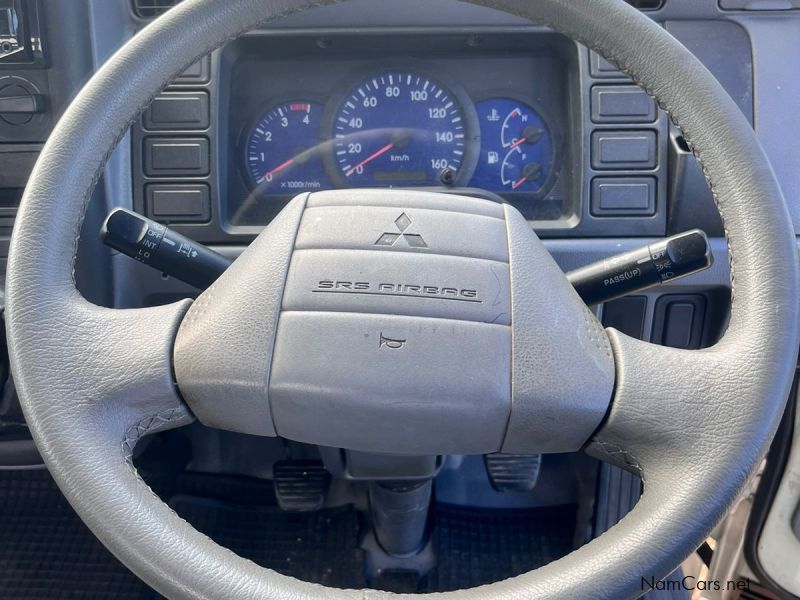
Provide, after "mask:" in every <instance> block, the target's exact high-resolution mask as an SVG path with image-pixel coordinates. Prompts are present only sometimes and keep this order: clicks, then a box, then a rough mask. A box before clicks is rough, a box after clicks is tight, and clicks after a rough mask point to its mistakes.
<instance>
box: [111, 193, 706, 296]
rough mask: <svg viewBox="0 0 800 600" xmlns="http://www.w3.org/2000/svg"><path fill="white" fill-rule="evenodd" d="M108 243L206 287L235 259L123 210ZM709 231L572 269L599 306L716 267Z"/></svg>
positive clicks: (114, 218)
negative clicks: (707, 233) (713, 265)
mask: <svg viewBox="0 0 800 600" xmlns="http://www.w3.org/2000/svg"><path fill="white" fill-rule="evenodd" d="M100 235H101V237H102V238H103V241H104V242H105V243H106V245H108V246H111V247H112V248H114V249H115V250H119V251H120V252H122V253H123V254H125V255H127V256H130V257H131V258H134V259H136V260H138V261H140V262H142V263H144V264H146V265H149V266H151V267H153V268H154V269H158V270H159V271H161V272H163V273H166V274H167V275H170V276H172V277H174V278H175V279H179V280H181V281H183V282H186V283H188V284H190V285H193V286H195V287H197V288H199V289H201V290H203V289H206V288H207V287H208V286H210V285H211V284H212V283H214V281H216V280H217V278H218V277H219V276H220V275H222V273H223V272H224V271H225V269H227V268H228V267H229V266H230V264H231V261H230V260H229V259H227V258H225V257H224V256H222V255H221V254H218V253H216V252H214V251H213V250H211V249H210V248H207V247H206V246H203V245H202V244H198V243H197V242H195V241H193V240H190V239H189V238H187V237H185V236H182V235H181V234H179V233H176V232H174V231H172V230H171V229H169V228H167V227H165V226H164V225H162V224H160V223H157V222H155V221H152V220H151V219H148V218H146V217H143V216H141V215H139V214H137V213H134V212H131V211H129V210H125V209H124V208H118V209H116V210H114V211H113V212H112V213H111V214H110V215H109V216H108V218H107V219H106V222H105V223H104V224H103V228H102V230H101V233H100ZM712 262H713V257H712V256H711V248H710V246H709V243H708V238H707V237H706V234H705V233H703V232H702V231H700V230H699V229H693V230H691V231H687V232H685V233H680V234H678V235H674V236H672V237H669V238H666V239H664V240H659V241H658V242H654V243H652V244H650V245H649V246H644V247H643V248H639V249H637V250H631V251H630V252H625V253H624V254H618V255H616V256H612V257H610V258H607V259H605V260H601V261H599V262H596V263H592V264H590V265H587V266H585V267H581V268H580V269H576V270H574V271H570V272H569V273H567V279H568V280H569V282H570V283H571V284H572V285H573V286H574V287H575V290H576V291H577V292H578V294H579V295H580V297H581V298H583V300H584V302H586V303H587V304H599V303H601V302H607V301H609V300H613V299H615V298H619V297H621V296H626V295H628V294H632V293H635V292H640V291H642V290H644V289H647V288H649V287H652V286H654V285H659V284H662V283H667V282H669V281H672V280H674V279H677V278H679V277H685V276H686V275H691V274H692V273H696V272H698V271H702V270H703V269H707V268H708V267H710V266H711V264H712Z"/></svg>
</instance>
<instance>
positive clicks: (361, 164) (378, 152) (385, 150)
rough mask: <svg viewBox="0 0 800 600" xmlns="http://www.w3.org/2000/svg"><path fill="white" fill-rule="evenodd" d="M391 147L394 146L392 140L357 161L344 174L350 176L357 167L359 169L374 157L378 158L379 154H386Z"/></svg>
mask: <svg viewBox="0 0 800 600" xmlns="http://www.w3.org/2000/svg"><path fill="white" fill-rule="evenodd" d="M392 148H394V142H392V143H391V144H386V145H385V146H384V147H383V148H381V149H380V150H378V151H377V152H376V153H375V154H372V155H370V156H368V157H367V158H365V159H364V160H362V161H361V162H360V163H358V164H357V165H356V166H355V167H353V168H351V169H350V170H349V171H348V172H347V173H345V176H347V177H350V175H352V174H353V173H355V172H356V171H357V170H358V169H360V168H361V167H363V166H364V165H366V164H367V163H368V162H371V161H373V160H375V159H376V158H378V157H379V156H381V155H383V154H386V153H387V152H388V151H389V150H391V149H392Z"/></svg>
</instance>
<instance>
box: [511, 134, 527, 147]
mask: <svg viewBox="0 0 800 600" xmlns="http://www.w3.org/2000/svg"><path fill="white" fill-rule="evenodd" d="M527 141H528V140H527V138H525V136H522V137H521V138H519V139H518V140H517V141H516V142H514V143H513V144H511V145H510V146H509V147H508V149H509V150H513V149H514V148H517V147H519V146H522V144H524V143H525V142H527Z"/></svg>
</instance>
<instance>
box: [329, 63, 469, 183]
mask: <svg viewBox="0 0 800 600" xmlns="http://www.w3.org/2000/svg"><path fill="white" fill-rule="evenodd" d="M471 120H473V121H474V117H473V119H470V118H469V117H468V115H467V113H466V110H465V108H464V107H463V106H462V104H461V103H460V102H459V101H458V100H457V99H456V97H455V94H454V93H453V92H451V91H448V90H447V89H446V88H445V87H443V86H442V85H441V84H440V83H438V82H437V81H435V80H434V79H432V78H430V77H427V76H425V75H421V74H418V73H410V72H404V71H398V72H391V73H385V74H382V75H376V76H375V77H372V78H370V79H367V80H366V81H364V82H363V83H361V84H360V85H359V86H358V87H357V88H356V89H355V90H354V91H353V92H352V93H351V94H350V95H349V96H348V97H347V98H346V100H345V101H344V102H343V103H342V105H341V106H340V107H339V110H338V111H337V112H336V114H335V116H334V124H333V134H334V158H335V161H336V164H337V165H338V167H339V172H340V173H341V176H342V178H343V179H344V182H345V185H348V186H354V187H359V186H360V187H364V186H367V187H368V186H375V187H391V186H403V187H416V186H433V185H453V184H456V182H458V181H459V180H460V181H463V180H464V179H465V178H468V177H469V172H468V171H470V170H471V167H472V163H471V161H470V158H471V156H472V154H473V153H472V152H471V150H472V148H471V146H472V141H471V140H470V138H469V136H470V135H471V131H470V129H471V127H470V126H469V124H470V121H471Z"/></svg>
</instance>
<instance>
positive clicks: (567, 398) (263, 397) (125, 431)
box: [6, 0, 800, 599]
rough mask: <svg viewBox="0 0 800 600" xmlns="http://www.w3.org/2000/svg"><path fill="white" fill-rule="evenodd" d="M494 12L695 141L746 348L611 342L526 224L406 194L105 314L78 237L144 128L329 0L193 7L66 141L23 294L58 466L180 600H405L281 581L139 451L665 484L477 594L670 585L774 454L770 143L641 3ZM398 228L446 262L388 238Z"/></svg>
mask: <svg viewBox="0 0 800 600" xmlns="http://www.w3.org/2000/svg"><path fill="white" fill-rule="evenodd" d="M473 1H474V3H475V4H479V5H484V6H488V7H493V8H496V9H499V10H503V11H506V12H509V13H513V14H515V15H520V16H523V17H526V18H529V19H531V20H532V21H536V22H540V23H544V24H547V25H549V26H550V27H552V28H553V29H555V30H557V31H559V32H561V33H563V34H565V35H567V36H569V37H571V38H573V39H575V40H578V41H580V42H581V43H583V44H585V45H586V46H588V47H590V48H592V49H594V50H596V51H597V52H599V53H600V54H601V55H603V56H604V57H606V58H607V59H608V60H610V61H611V62H612V63H614V64H616V65H617V66H619V67H620V68H622V69H623V70H624V71H625V72H626V73H627V74H628V75H630V76H631V77H632V78H633V79H634V80H635V81H636V82H637V83H639V84H640V85H641V86H642V87H644V88H645V89H646V90H647V91H648V92H649V93H650V94H651V95H653V96H654V97H655V98H656V99H657V101H658V103H659V105H660V106H661V107H662V108H663V109H664V110H666V111H667V112H668V113H669V115H670V116H671V117H672V119H673V121H674V122H675V123H676V124H678V125H679V126H680V127H681V129H682V130H683V133H684V135H685V137H686V139H687V141H688V142H689V143H690V145H691V147H692V148H693V151H694V153H695V156H697V158H698V161H699V162H700V164H701V165H702V166H703V169H704V171H705V174H706V176H707V179H708V182H709V184H710V186H711V189H712V191H713V194H714V197H715V199H716V201H717V204H718V208H719V211H720V214H721V215H722V217H723V220H724V223H725V230H726V235H727V238H728V242H729V248H730V253H729V256H730V263H731V264H730V266H731V273H732V284H733V293H732V301H731V315H730V322H729V326H728V328H727V331H726V333H725V335H724V337H723V338H722V339H721V340H720V342H719V343H717V344H716V345H715V346H713V347H712V348H708V349H705V350H698V351H684V350H676V349H670V348H663V347H657V346H654V345H651V344H648V343H644V342H641V341H637V340H635V339H632V338H629V337H626V336H625V335H623V334H621V333H619V332H617V331H614V330H607V331H604V330H603V329H602V328H601V326H600V325H599V324H598V322H597V321H596V320H595V318H594V316H593V315H592V314H591V313H590V312H589V311H588V309H586V307H585V306H583V305H582V303H581V301H580V299H579V298H578V296H577V295H576V294H575V292H574V291H573V290H572V289H571V287H570V286H569V285H568V284H567V282H566V280H565V278H564V277H563V275H562V273H561V272H560V271H559V269H558V267H557V266H556V265H555V263H554V262H553V260H552V259H551V258H550V257H549V255H548V253H547V252H546V250H545V249H544V246H543V245H542V244H541V242H540V241H539V240H538V238H537V237H536V236H535V235H534V234H533V232H532V231H531V229H530V227H529V225H528V224H527V223H526V222H525V221H524V219H523V218H522V217H521V215H520V214H519V213H517V212H516V211H515V210H513V209H512V208H510V207H507V206H501V205H497V204H491V203H487V202H483V201H478V200H472V199H466V198H458V197H449V196H448V197H442V196H438V195H435V194H424V193H417V194H415V193H410V192H392V193H388V192H383V191H349V190H348V191H337V192H327V193H323V194H312V195H310V196H308V195H306V196H301V197H299V198H297V199H295V200H294V201H292V203H290V204H289V206H288V207H287V208H286V209H285V210H284V211H283V212H282V213H281V214H280V215H279V216H278V218H277V219H276V220H275V221H274V222H273V223H272V224H271V225H270V226H269V227H268V228H267V229H266V230H265V231H264V232H263V233H262V234H261V235H260V236H259V237H258V238H257V239H256V241H255V242H254V243H253V244H252V245H251V247H250V248H249V249H248V250H247V251H246V252H245V253H244V254H243V255H242V256H241V258H240V259H238V260H237V261H236V262H235V263H234V265H233V266H232V267H231V268H230V269H229V270H228V271H227V272H226V273H225V274H224V275H223V277H221V278H220V279H219V280H218V281H217V283H216V284H214V285H213V286H212V287H211V288H210V289H209V290H207V291H206V292H205V293H203V294H202V295H201V296H200V297H199V298H198V300H197V301H196V302H194V303H191V302H190V301H188V300H187V301H183V302H179V303H176V304H171V305H168V306H162V307H158V308H147V309H136V310H112V309H107V308H101V307H98V306H95V305H92V304H90V303H89V302H87V301H86V300H85V299H84V298H83V297H82V296H81V295H80V294H79V293H78V292H77V290H76V287H75V281H74V277H73V267H74V263H75V254H76V248H77V243H78V236H79V232H80V227H81V222H82V219H83V216H84V213H85V210H86V205H87V202H88V198H89V197H90V194H91V192H92V189H93V187H94V185H95V184H96V182H97V180H98V177H99V175H100V173H101V172H102V169H103V167H104V163H105V160H106V159H107V157H108V155H109V153H110V152H111V150H112V149H113V148H114V147H115V145H116V144H117V142H118V141H119V140H120V138H121V137H122V136H123V135H124V133H125V132H126V131H127V129H128V128H129V127H130V125H131V123H132V122H133V120H134V119H135V118H136V117H137V115H138V114H139V113H140V112H141V111H142V110H143V109H144V107H146V106H147V105H148V103H149V102H150V100H151V99H152V98H153V97H154V96H155V95H156V94H157V93H158V92H159V90H160V89H162V87H163V86H165V85H166V84H167V83H168V82H169V81H170V80H171V79H172V78H173V77H174V76H175V75H176V74H177V73H179V72H181V71H182V70H183V69H185V68H186V67H187V66H188V65H190V64H192V63H193V62H194V61H196V60H197V59H198V58H199V57H201V56H203V55H205V54H207V53H208V52H210V51H211V50H213V49H214V48H217V47H219V46H220V45H221V44H223V43H224V42H226V41H228V40H230V39H232V38H235V37H236V36H238V35H240V34H242V33H244V32H245V31H247V30H249V29H251V28H253V27H255V26H256V25H258V24H260V23H264V22H265V21H268V20H270V19H275V18H278V17H281V16H284V15H287V14H290V13H296V12H299V11H302V10H306V9H308V8H312V7H314V6H319V5H322V4H329V3H330V2H326V1H324V0H313V1H312V0H187V1H185V2H183V3H181V4H180V5H178V7H177V8H175V9H173V10H171V11H169V12H168V13H167V14H166V15H165V16H164V17H162V18H160V19H158V20H156V21H155V22H154V23H153V24H151V25H150V26H149V27H147V28H146V29H145V30H144V31H143V32H141V33H140V34H139V35H137V36H136V37H135V38H133V39H132V40H131V41H130V42H128V43H127V44H126V45H125V46H124V47H123V48H122V49H120V51H119V52H118V53H117V54H116V55H115V56H114V57H112V58H111V60H109V61H108V63H107V64H106V65H105V66H103V67H102V68H101V69H100V70H99V71H98V72H97V74H96V75H95V76H94V77H93V78H92V80H91V81H90V82H89V83H88V84H87V85H86V87H85V88H84V89H83V91H82V92H81V93H80V94H79V95H78V96H77V97H76V99H75V100H74V102H73V103H72V105H71V106H70V108H69V109H68V110H67V112H66V113H65V114H64V116H63V118H62V119H61V121H60V122H59V123H58V125H57V127H56V128H55V130H54V131H53V133H52V135H51V136H50V139H49V141H48V142H47V145H46V146H45V148H44V150H43V152H42V154H41V158H40V160H39V162H38V163H37V165H36V168H35V170H34V172H33V174H32V176H31V179H30V183H29V185H28V187H27V190H26V192H25V196H24V198H23V200H22V204H21V206H20V209H19V214H18V217H17V222H16V227H15V230H14V235H13V240H12V244H11V255H10V261H9V265H8V287H7V301H8V305H7V312H6V316H7V322H8V326H7V327H8V342H9V346H10V356H11V364H12V368H13V373H14V378H15V381H16V385H17V390H18V392H19V397H20V401H21V403H22V406H23V409H24V411H25V417H26V419H27V422H28V424H29V426H30V429H31V432H32V434H33V436H34V439H35V441H36V444H37V445H38V447H39V449H40V451H41V454H42V456H43V457H44V459H45V461H46V463H47V466H48V468H49V469H50V472H51V473H52V475H53V477H54V478H55V480H56V482H57V483H58V485H59V486H60V488H61V490H62V491H63V492H64V494H65V496H66V497H67V499H68V500H69V502H70V503H71V504H72V506H73V507H74V508H75V510H76V511H77V512H78V514H79V515H80V517H81V518H82V519H83V520H84V522H85V523H86V524H87V525H88V526H89V527H90V528H91V530H92V531H93V532H94V533H95V534H96V535H97V537H98V538H99V539H100V540H101V541H102V542H103V543H104V544H105V545H106V546H107V547H108V548H109V549H110V550H111V551H112V552H113V553H114V554H115V555H116V556H117V557H118V558H119V559H120V560H121V561H122V562H123V563H124V564H125V565H126V566H127V567H129V568H130V569H131V570H132V571H134V572H135V573H136V574H137V575H138V576H139V577H141V578H142V579H143V580H144V581H146V582H147V583H148V584H150V585H151V586H153V587H154V588H155V589H156V590H158V591H159V592H161V593H162V594H164V595H166V596H169V597H175V598H178V597H192V598H220V597H225V598H251V597H270V598H292V599H298V598H378V597H383V596H385V595H387V594H385V593H384V592H378V591H368V590H362V591H356V590H346V591H342V590H332V589H328V588H323V587H321V586H318V585H312V584H308V583H304V582H300V581H297V580H295V579H292V578H289V577H286V576H283V575H280V574H277V573H275V572H273V571H270V570H267V569H264V568H261V567H259V566H257V565H255V564H254V563H252V562H249V561H247V560H245V559H243V558H240V557H239V556H236V555H235V554H234V553H232V552H230V551H229V550H226V549H224V548H222V547H220V546H218V545H216V544H215V543H214V542H212V541H211V540H210V539H208V538H207V537H205V536H204V535H202V534H200V533H199V532H197V531H196V530H194V529H193V528H192V527H191V526H190V525H189V524H188V523H186V522H185V521H183V520H181V519H180V518H179V517H178V516H177V515H176V514H175V513H174V512H173V511H172V510H170V509H169V507H167V506H166V505H165V504H164V503H163V502H162V501H161V500H160V499H159V498H158V497H157V496H156V495H155V494H154V493H153V492H152V491H151V490H150V489H149V488H148V487H147V485H146V484H145V483H144V482H143V481H142V480H141V479H140V478H139V477H138V476H137V473H136V471H135V469H134V468H133V466H132V463H131V454H132V449H133V447H134V445H135V444H136V442H137V440H139V439H140V438H141V437H142V436H144V435H147V434H151V433H153V432H157V431H161V430H164V429H167V428H172V427H178V426H181V425H184V424H186V423H189V422H190V421H191V420H192V419H193V418H194V417H197V418H199V419H200V420H202V421H203V422H205V423H207V424H210V425H215V426H219V427H225V428H228V429H233V430H237V431H246V432H248V433H255V434H260V435H276V434H277V435H282V436H284V437H288V438H291V439H296V440H300V441H306V442H310V443H317V444H326V445H329V446H335V447H346V448H353V449H358V450H366V451H373V452H395V453H406V454H408V453H412V454H416V453H426V454H428V453H487V452H495V451H500V450H505V451H508V452H556V451H559V452H560V451H569V450H577V449H580V448H584V449H585V450H586V451H587V452H589V453H591V454H592V455H595V456H597V457H600V458H602V459H603V460H606V461H610V462H613V463H615V464H617V465H620V466H623V467H625V468H627V469H630V470H633V471H635V472H636V473H638V474H639V475H640V476H641V477H642V479H643V480H644V493H643V496H642V498H641V500H640V501H639V503H638V504H637V505H636V507H635V508H634V509H633V511H632V512H631V513H630V514H629V515H628V516H627V517H625V518H624V519H623V520H622V521H621V522H620V523H619V524H618V525H616V526H615V527H613V528H612V529H610V530H609V531H608V532H606V533H605V534H603V535H602V536H601V537H599V538H598V539H596V540H594V541H592V542H590V543H588V544H586V545H585V546H583V547H581V548H580V549H578V550H576V551H575V552H573V553H571V554H569V555H568V556H566V557H565V558H562V559H561V560H558V561H556V562H553V563H551V564H549V565H547V566H545V567H542V568H540V569H537V570H536V571H533V572H530V573H527V574H524V575H521V576H518V577H514V578H512V579H509V580H506V581H502V582H498V583H494V584H491V585H488V586H484V587H482V588H478V589H476V590H473V591H470V592H464V591H462V592H456V593H454V594H450V595H455V594H458V595H459V597H470V596H472V597H475V598H478V597H479V598H531V597H537V598H588V597H592V598H597V597H608V598H620V597H627V596H634V595H638V593H640V592H641V590H640V581H641V579H640V578H641V577H646V578H649V577H651V576H654V577H656V578H660V577H663V576H665V575H667V574H668V573H670V572H671V571H672V570H673V569H674V568H675V567H676V566H677V565H678V564H679V563H680V561H681V560H682V559H683V558H684V557H685V556H687V555H688V554H689V553H691V552H692V551H693V550H694V549H695V548H696V547H697V546H698V545H699V544H700V543H701V542H702V540H703V538H704V536H706V535H707V533H708V532H709V531H710V529H711V528H712V527H713V526H714V524H715V523H716V522H717V521H718V520H719V519H720V518H721V517H722V516H723V515H724V513H725V511H726V508H727V507H728V506H729V504H730V503H731V501H732V500H733V499H734V498H735V496H736V494H737V492H738V491H739V490H740V489H741V488H742V486H743V484H744V483H745V481H746V479H747V477H748V475H749V474H750V473H751V472H752V470H753V469H754V467H755V466H756V465H757V463H758V462H759V460H760V459H761V458H762V457H763V455H764V452H765V451H766V447H767V445H768V443H769V442H770V440H771V438H772V435H773V433H774V431H775V429H776V426H777V424H778V421H779V419H780V416H781V414H782V410H783V408H784V403H785V401H786V398H787V397H788V394H789V386H790V383H791V380H792V376H793V373H794V368H795V364H796V356H797V350H798V341H799V339H800V333H799V330H798V310H797V298H798V277H797V266H798V265H797V257H796V254H797V252H796V246H795V238H794V232H793V231H792V227H791V220H790V219H789V216H788V213H787V210H786V207H785V205H784V202H783V199H782V196H781V192H780V189H779V187H778V185H777V183H776V181H775V179H774V175H773V173H772V170H771V169H770V166H769V164H768V162H767V159H766V158H765V156H764V154H763V152H762V150H761V148H760V146H759V144H758V142H757V140H756V138H755V136H754V134H753V131H752V129H751V128H750V126H749V124H748V123H747V121H746V120H745V119H744V117H743V116H742V115H741V113H740V112H739V110H738V109H737V107H736V106H735V104H734V103H733V102H732V101H731V100H730V98H729V97H728V96H727V95H726V94H725V93H724V91H723V90H722V89H721V87H720V86H719V85H718V83H717V82H716V81H715V80H714V78H713V77H712V76H711V75H710V74H709V72H708V71H707V70H706V69H705V68H704V67H702V66H701V65H700V64H699V62H698V61H697V60H696V59H695V58H694V57H693V56H692V55H691V54H690V53H689V52H688V51H687V50H686V49H684V48H683V47H682V46H681V45H680V44H679V43H678V42H676V41H675V40H674V39H673V38H672V37H670V36H669V35H668V34H667V33H666V32H665V31H664V30H663V29H662V28H661V27H659V26H658V25H657V24H655V23H653V22H652V21H651V20H650V19H648V18H646V17H645V16H643V15H641V14H640V13H639V12H638V11H636V10H634V9H632V8H631V7H629V6H628V5H627V4H625V3H623V2H621V1H617V0H538V1H537V2H530V1H528V0H473ZM398 220H399V221H398ZM398 223H399V224H398ZM393 227H394V228H393ZM401 230H402V231H401ZM398 232H399V233H398ZM404 232H405V233H408V234H409V235H419V236H423V238H424V240H425V245H424V246H425V247H421V245H420V244H418V243H417V244H411V243H405V244H403V243H400V244H395V245H394V246H391V247H376V242H375V240H376V239H379V236H382V235H384V234H387V233H393V234H396V235H400V234H402V235H405V233H404ZM375 233H377V236H375V237H373V234H375ZM465 238H466V241H465ZM406 241H407V240H406ZM378 246H380V244H378ZM384 246H385V245H384ZM356 275H358V277H356ZM387 281H391V282H394V283H393V284H391V285H394V286H397V287H388V286H387V287H382V286H383V285H384V282H387ZM387 285H388V284H387ZM333 292H341V293H333ZM386 339H389V340H392V341H393V342H392V343H391V344H389V343H384V342H385V340H386ZM400 342H402V343H400ZM179 390H180V392H179Z"/></svg>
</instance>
